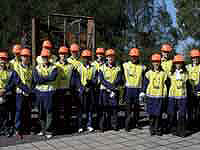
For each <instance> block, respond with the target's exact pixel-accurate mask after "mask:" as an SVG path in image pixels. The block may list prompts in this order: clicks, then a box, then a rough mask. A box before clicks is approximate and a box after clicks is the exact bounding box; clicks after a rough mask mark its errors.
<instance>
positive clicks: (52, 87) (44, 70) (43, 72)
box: [36, 65, 56, 92]
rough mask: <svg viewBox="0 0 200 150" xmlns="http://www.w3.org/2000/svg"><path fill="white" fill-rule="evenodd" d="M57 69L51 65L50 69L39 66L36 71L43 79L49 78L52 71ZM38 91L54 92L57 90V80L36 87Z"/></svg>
mask: <svg viewBox="0 0 200 150" xmlns="http://www.w3.org/2000/svg"><path fill="white" fill-rule="evenodd" d="M55 68H56V66H54V65H50V66H49V67H48V68H44V67H43V66H42V65H38V66H37V67H36V70H37V72H38V74H39V75H40V76H42V77H47V76H49V75H50V74H51V73H52V71H53V70H54V69H55ZM36 89H37V90H39V91H43V92H47V91H54V90H55V89H56V80H55V81H51V82H46V83H44V84H40V85H36Z"/></svg>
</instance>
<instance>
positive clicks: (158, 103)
mask: <svg viewBox="0 0 200 150" xmlns="http://www.w3.org/2000/svg"><path fill="white" fill-rule="evenodd" d="M151 61H152V68H151V69H150V70H149V71H148V72H146V73H145V81H144V88H143V91H144V92H145V93H146V97H147V112H148V113H149V121H150V134H151V135H155V134H156V135H162V126H161V122H160V121H161V115H162V111H161V110H162V102H163V99H165V98H166V96H167V87H166V81H167V74H166V73H165V72H164V71H163V70H162V67H161V56H160V54H153V55H152V56H151ZM141 95H144V94H142V93H141Z"/></svg>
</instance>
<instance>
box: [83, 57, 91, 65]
mask: <svg viewBox="0 0 200 150" xmlns="http://www.w3.org/2000/svg"><path fill="white" fill-rule="evenodd" d="M91 60H92V58H91V57H82V61H83V63H84V64H89V63H90V62H91Z"/></svg>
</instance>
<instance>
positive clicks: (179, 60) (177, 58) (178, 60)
mask: <svg viewBox="0 0 200 150" xmlns="http://www.w3.org/2000/svg"><path fill="white" fill-rule="evenodd" d="M183 62H184V57H183V55H180V54H178V55H176V56H174V59H173V63H183Z"/></svg>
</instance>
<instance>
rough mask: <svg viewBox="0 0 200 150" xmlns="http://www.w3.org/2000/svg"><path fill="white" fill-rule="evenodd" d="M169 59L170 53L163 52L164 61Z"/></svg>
mask: <svg viewBox="0 0 200 150" xmlns="http://www.w3.org/2000/svg"><path fill="white" fill-rule="evenodd" d="M168 58H169V53H168V52H162V60H167V59H168Z"/></svg>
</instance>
